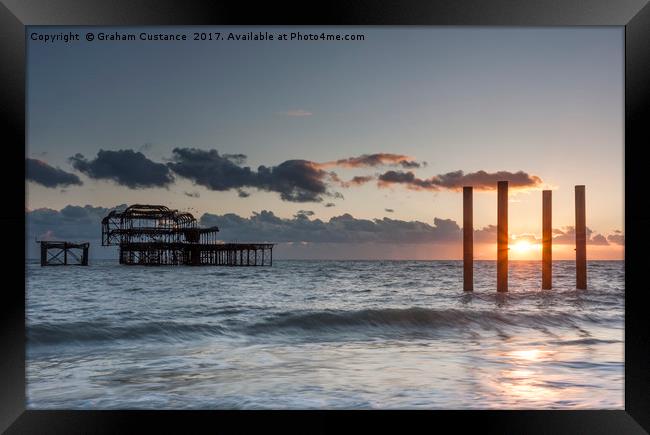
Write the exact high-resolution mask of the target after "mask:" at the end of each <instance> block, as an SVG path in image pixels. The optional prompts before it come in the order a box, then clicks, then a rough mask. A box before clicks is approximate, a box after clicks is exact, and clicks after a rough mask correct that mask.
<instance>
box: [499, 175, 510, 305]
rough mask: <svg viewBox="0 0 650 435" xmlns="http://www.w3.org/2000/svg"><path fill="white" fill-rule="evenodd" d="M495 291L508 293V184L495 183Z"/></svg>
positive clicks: (505, 182) (504, 182)
mask: <svg viewBox="0 0 650 435" xmlns="http://www.w3.org/2000/svg"><path fill="white" fill-rule="evenodd" d="M497 291H498V292H507V291H508V182H507V181H499V182H497Z"/></svg>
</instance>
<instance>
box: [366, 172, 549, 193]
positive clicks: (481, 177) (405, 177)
mask: <svg viewBox="0 0 650 435" xmlns="http://www.w3.org/2000/svg"><path fill="white" fill-rule="evenodd" d="M497 181H508V182H509V187H510V188H513V189H530V188H536V187H539V186H541V184H542V179H541V178H539V177H538V176H536V175H529V174H527V173H526V172H524V171H518V172H508V171H498V172H493V173H488V172H485V171H482V170H481V171H477V172H470V173H468V174H465V173H464V172H463V171H460V170H459V171H453V172H447V173H446V174H440V175H436V176H433V177H431V178H428V179H421V178H418V177H416V176H415V174H414V173H413V172H411V171H408V172H403V171H387V172H385V173H383V174H381V175H380V176H379V178H378V182H377V184H378V186H379V187H391V186H393V185H396V184H402V185H405V186H406V187H407V188H409V189H413V190H433V191H438V190H453V191H459V190H461V189H462V188H463V186H473V187H474V188H475V189H477V190H495V189H496V186H497Z"/></svg>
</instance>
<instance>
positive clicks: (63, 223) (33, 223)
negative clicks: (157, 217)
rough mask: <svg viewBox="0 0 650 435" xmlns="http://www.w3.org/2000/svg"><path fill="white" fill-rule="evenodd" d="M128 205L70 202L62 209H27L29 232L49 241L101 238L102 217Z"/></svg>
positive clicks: (31, 235) (32, 236)
mask: <svg viewBox="0 0 650 435" xmlns="http://www.w3.org/2000/svg"><path fill="white" fill-rule="evenodd" d="M126 207H127V206H126V204H121V205H118V206H116V207H112V208H105V207H93V206H91V205H86V206H83V207H82V206H77V205H67V206H65V207H63V208H62V209H61V210H52V209H49V208H39V209H36V210H31V211H27V212H26V216H25V218H26V223H27V235H28V237H30V238H31V239H32V240H33V238H35V237H36V238H38V239H40V238H43V237H47V238H48V239H49V240H56V239H60V240H68V241H86V240H99V239H100V238H101V220H102V218H103V217H104V216H106V215H107V214H108V213H109V212H110V211H111V210H124V209H125V208H126Z"/></svg>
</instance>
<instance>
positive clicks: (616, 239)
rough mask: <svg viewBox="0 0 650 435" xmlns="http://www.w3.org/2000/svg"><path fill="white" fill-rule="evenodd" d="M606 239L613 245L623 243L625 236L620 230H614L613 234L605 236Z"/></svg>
mask: <svg viewBox="0 0 650 435" xmlns="http://www.w3.org/2000/svg"><path fill="white" fill-rule="evenodd" d="M607 241H608V242H609V243H613V244H615V245H625V236H624V235H623V232H622V231H621V230H615V231H614V234H610V235H609V236H607Z"/></svg>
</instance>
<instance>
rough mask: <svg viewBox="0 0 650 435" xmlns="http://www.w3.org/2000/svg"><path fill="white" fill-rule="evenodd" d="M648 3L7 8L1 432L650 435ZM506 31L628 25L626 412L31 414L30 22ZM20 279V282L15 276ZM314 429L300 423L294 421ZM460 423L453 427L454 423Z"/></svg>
mask: <svg viewBox="0 0 650 435" xmlns="http://www.w3.org/2000/svg"><path fill="white" fill-rule="evenodd" d="M647 3H648V0H620V1H617V2H611V1H607V0H590V1H588V0H563V1H557V0H525V1H524V0H492V1H487V0H454V1H439V0H438V1H427V2H425V1H400V2H395V1H382V2H373V1H369V0H364V1H357V2H354V3H351V2H340V1H328V2H323V3H318V4H315V3H310V2H303V3H300V4H290V3H282V4H280V3H277V2H267V3H266V4H262V5H256V6H255V7H252V6H251V5H249V4H247V3H244V2H239V3H237V2H228V3H227V2H221V1H219V2H217V1H215V2H208V1H204V2H199V1H195V2H184V1H177V0H158V1H156V0H139V1H133V0H131V1H129V0H120V1H115V0H114V1H100V0H57V1H47V0H2V4H0V78H1V80H0V83H1V86H2V93H0V95H1V98H2V105H1V106H0V110H1V111H2V118H3V120H4V121H5V128H4V129H3V136H5V137H6V139H5V141H3V142H4V146H3V148H2V149H3V153H4V154H5V159H3V160H4V161H3V163H4V168H3V169H2V171H0V177H2V184H1V186H3V191H4V201H3V202H4V204H3V205H4V207H3V212H2V213H0V222H1V224H0V225H1V228H3V229H4V231H3V237H2V240H3V242H2V249H0V252H1V253H0V256H1V261H2V263H0V264H2V270H3V281H4V283H5V285H3V290H2V303H0V322H1V323H2V327H1V329H0V332H1V333H0V340H1V341H0V346H1V353H0V355H1V356H0V395H1V399H0V401H1V405H0V430H3V431H4V430H6V433H67V434H71V433H124V432H134V431H137V429H135V428H136V427H137V426H140V427H142V425H143V424H144V425H145V428H149V429H150V428H151V427H153V426H156V427H159V428H163V429H164V431H165V432H168V431H178V432H183V433H187V432H189V431H188V429H187V428H188V426H195V425H205V428H206V429H207V430H208V431H211V432H213V431H221V430H224V429H225V427H226V424H227V423H231V424H232V423H235V424H236V425H237V428H238V431H240V432H241V431H246V429H251V430H252V426H251V425H253V424H259V423H262V424H264V429H265V430H267V429H268V428H271V427H272V426H276V425H277V426H280V428H281V429H284V430H294V431H300V432H314V431H333V430H337V429H338V428H339V427H341V424H342V423H340V422H339V419H340V418H341V417H354V418H355V419H358V420H361V422H360V423H362V424H363V425H364V429H365V430H369V429H371V428H383V429H388V428H391V426H392V427H394V428H396V429H400V430H401V431H409V430H410V429H411V430H416V428H418V429H417V430H422V429H420V428H429V429H433V430H435V429H437V428H442V427H444V426H447V427H451V428H454V431H461V432H462V431H464V430H467V429H474V430H476V429H478V430H480V431H481V432H496V433H518V434H521V433H555V434H560V433H571V434H575V433H589V434H596V433H646V432H647V431H650V350H649V349H648V347H649V346H650V316H648V315H646V313H645V311H646V310H648V305H647V303H646V302H647V301H648V298H647V296H646V295H647V290H646V286H645V285H644V282H643V281H642V279H643V270H644V269H645V267H647V264H648V260H649V257H650V256H649V255H648V247H650V243H648V242H650V237H649V236H648V234H649V232H648V228H649V227H650V207H648V204H647V201H646V200H645V199H646V194H645V192H644V190H645V181H644V180H643V179H642V177H643V175H644V170H645V172H647V169H646V167H645V166H646V162H647V160H645V159H644V158H643V157H644V150H645V148H646V147H648V146H649V145H650V111H649V107H650V104H649V103H650V43H649V42H648V41H650V6H649V5H648V4H647ZM193 24H197V25H199V24H200V25H226V24H229V25H232V24H250V25H252V24H267V25H270V24H282V25H297V24H301V25H406V24H414V25H507V26H566V25H578V26H604V25H609V26H625V233H626V246H625V286H626V287H625V288H626V298H625V410H621V411H598V410H593V411H592V410H590V411H545V410H538V411H532V410H531V411H391V412H388V411H380V412H372V411H371V412H348V411H334V412H333V411H310V412H288V411H282V412H254V411H36V410H25V404H26V402H25V341H26V338H25V275H24V273H23V271H25V262H24V255H23V254H24V253H25V252H24V249H25V239H24V234H23V235H21V234H20V232H18V231H11V230H10V229H11V228H18V227H20V226H22V227H23V228H24V226H25V208H24V207H25V202H24V201H25V178H24V176H25V173H24V165H23V164H22V163H20V162H23V161H24V160H23V159H24V158H25V102H26V83H25V77H26V76H25V66H26V55H25V47H26V44H25V42H26V41H25V26H29V25H132V26H135V25H193ZM9 277H11V278H12V279H11V284H8V281H9V280H8V279H7V278H9ZM298 416H299V417H308V418H309V420H310V421H308V422H305V423H300V424H299V423H298V420H296V417H298ZM449 424H451V426H449ZM443 425H444V426H443Z"/></svg>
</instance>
